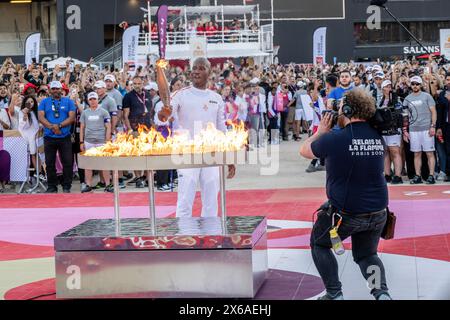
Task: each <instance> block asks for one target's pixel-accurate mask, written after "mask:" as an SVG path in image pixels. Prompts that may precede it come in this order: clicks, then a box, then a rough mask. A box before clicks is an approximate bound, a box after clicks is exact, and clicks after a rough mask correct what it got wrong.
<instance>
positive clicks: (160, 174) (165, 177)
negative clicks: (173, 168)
mask: <svg viewBox="0 0 450 320" xmlns="http://www.w3.org/2000/svg"><path fill="white" fill-rule="evenodd" d="M169 174H170V170H158V171H156V186H157V187H161V186H163V185H165V184H169V182H170V181H169Z"/></svg>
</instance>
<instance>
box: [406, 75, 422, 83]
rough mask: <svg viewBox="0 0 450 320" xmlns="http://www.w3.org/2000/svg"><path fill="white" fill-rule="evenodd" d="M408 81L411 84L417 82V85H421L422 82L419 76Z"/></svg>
mask: <svg viewBox="0 0 450 320" xmlns="http://www.w3.org/2000/svg"><path fill="white" fill-rule="evenodd" d="M409 80H410V81H411V83H413V82H417V83H419V84H422V83H423V82H422V78H421V77H419V76H414V77H412V78H411V79H409Z"/></svg>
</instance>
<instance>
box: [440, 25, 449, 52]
mask: <svg viewBox="0 0 450 320" xmlns="http://www.w3.org/2000/svg"><path fill="white" fill-rule="evenodd" d="M440 39H441V55H444V56H445V58H446V59H449V58H450V29H441V31H440Z"/></svg>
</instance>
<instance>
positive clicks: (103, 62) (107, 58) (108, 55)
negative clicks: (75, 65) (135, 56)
mask: <svg viewBox="0 0 450 320" xmlns="http://www.w3.org/2000/svg"><path fill="white" fill-rule="evenodd" d="M113 58H114V67H115V68H117V69H121V68H122V41H119V42H117V43H116V44H115V46H113V47H111V48H109V49H107V50H105V51H104V52H102V53H101V54H99V55H98V56H96V57H95V58H94V64H95V65H97V66H99V67H100V69H103V68H104V67H105V66H110V65H112V64H113Z"/></svg>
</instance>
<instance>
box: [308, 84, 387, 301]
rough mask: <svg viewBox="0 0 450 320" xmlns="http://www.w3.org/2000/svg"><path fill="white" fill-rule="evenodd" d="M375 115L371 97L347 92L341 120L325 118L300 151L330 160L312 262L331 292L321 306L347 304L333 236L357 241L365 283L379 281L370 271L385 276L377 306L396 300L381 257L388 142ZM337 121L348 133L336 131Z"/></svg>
mask: <svg viewBox="0 0 450 320" xmlns="http://www.w3.org/2000/svg"><path fill="white" fill-rule="evenodd" d="M375 110H376V107H375V101H374V99H373V97H371V96H370V95H369V94H368V93H367V92H366V91H364V90H362V89H354V90H351V91H349V92H347V93H346V94H345V98H344V99H343V101H342V102H341V103H340V107H339V113H338V116H337V115H333V113H332V112H327V113H325V115H324V117H323V118H322V120H321V122H320V125H319V128H318V130H317V132H316V134H315V135H313V136H312V137H310V138H308V139H307V140H306V141H305V143H304V144H303V145H302V146H301V148H300V154H301V155H302V156H303V157H305V158H307V159H314V158H325V164H326V169H327V184H326V190H327V196H328V202H327V203H326V204H325V205H323V206H322V207H321V211H320V212H319V213H318V216H317V221H316V222H315V224H314V227H313V230H312V232H311V250H312V257H313V260H314V264H315V265H316V267H317V269H318V271H319V274H320V276H321V278H322V280H323V282H324V284H325V287H326V290H327V293H326V295H324V296H323V297H321V298H319V299H320V300H342V299H343V294H342V284H341V282H340V281H339V275H338V264H337V261H336V258H335V257H334V255H333V253H332V251H331V248H332V247H333V248H334V246H332V239H335V238H333V237H332V231H335V232H337V234H338V235H339V237H340V239H342V241H343V240H345V239H346V238H348V237H350V236H351V237H352V253H353V259H354V261H355V262H356V263H357V264H358V265H359V267H360V269H361V272H362V274H363V276H364V278H365V279H369V277H370V276H372V275H373V273H372V272H370V271H369V270H370V268H369V267H371V266H376V267H377V269H378V270H379V273H378V276H379V278H378V280H379V281H378V283H380V286H378V287H375V288H372V291H371V294H372V295H374V297H375V298H376V299H377V300H391V298H390V296H389V294H388V288H387V285H386V277H385V271H384V266H383V263H382V262H381V260H380V258H379V257H378V255H377V248H378V242H379V240H380V237H381V234H382V231H383V228H384V225H385V224H386V219H387V214H386V207H387V204H388V190H387V185H386V181H385V179H384V177H383V168H384V141H383V139H382V137H381V135H380V134H379V133H378V132H377V131H376V130H375V129H373V128H372V127H371V126H370V125H369V123H368V122H367V121H368V120H369V119H371V118H372V117H373V115H374V114H375ZM336 118H337V124H338V125H339V127H341V128H342V130H337V131H336V130H334V131H331V127H332V126H333V125H334V123H333V122H334V121H333V120H335V119H336ZM341 246H342V243H341ZM342 248H343V247H342ZM334 249H335V250H336V248H334ZM339 253H342V252H339Z"/></svg>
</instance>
